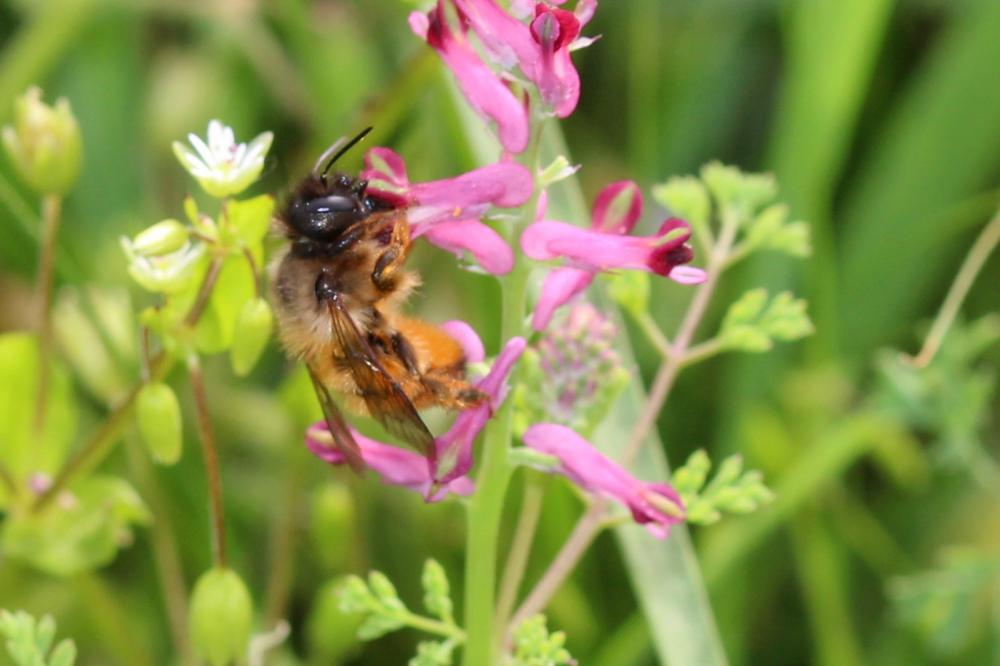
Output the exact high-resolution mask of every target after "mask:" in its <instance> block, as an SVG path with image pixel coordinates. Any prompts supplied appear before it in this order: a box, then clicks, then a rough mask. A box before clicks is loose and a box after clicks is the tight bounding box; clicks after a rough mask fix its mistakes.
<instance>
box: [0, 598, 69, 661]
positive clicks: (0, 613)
mask: <svg viewBox="0 0 1000 666" xmlns="http://www.w3.org/2000/svg"><path fill="white" fill-rule="evenodd" d="M0 634H2V635H3V636H4V638H6V639H7V642H6V646H7V654H9V655H10V658H11V659H13V660H14V663H15V664H16V665H17V666H73V664H74V662H76V644H75V643H73V641H72V640H70V639H68V638H64V639H63V640H61V641H59V643H58V644H56V646H55V647H52V642H53V641H54V640H55V636H56V623H55V621H54V620H53V619H52V616H50V615H44V616H42V619H41V620H36V619H35V618H34V617H33V616H31V615H28V614H27V613H25V612H24V611H16V612H14V613H11V612H10V611H7V610H2V609H0ZM50 648H51V651H50Z"/></svg>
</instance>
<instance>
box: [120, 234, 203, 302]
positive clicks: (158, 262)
mask: <svg viewBox="0 0 1000 666" xmlns="http://www.w3.org/2000/svg"><path fill="white" fill-rule="evenodd" d="M120 240H121V245H122V250H124V251H125V256H126V257H127V258H128V273H129V275H131V276H132V279H133V280H135V281H136V282H138V283H139V285H140V286H142V287H143V288H144V289H146V290H148V291H152V292H155V293H161V294H174V293H177V292H179V291H180V290H182V289H184V287H186V286H187V285H188V283H189V282H190V281H191V279H192V278H193V277H194V272H195V268H197V266H198V263H199V262H200V260H201V258H202V256H204V254H205V246H204V244H202V243H196V244H194V243H186V244H185V245H184V246H182V247H181V248H180V249H178V250H175V251H174V252H170V253H169V254H163V255H158V256H146V255H143V254H141V253H140V252H138V251H137V250H136V247H135V243H133V242H132V240H131V239H129V238H128V237H127V236H122V237H121V239H120Z"/></svg>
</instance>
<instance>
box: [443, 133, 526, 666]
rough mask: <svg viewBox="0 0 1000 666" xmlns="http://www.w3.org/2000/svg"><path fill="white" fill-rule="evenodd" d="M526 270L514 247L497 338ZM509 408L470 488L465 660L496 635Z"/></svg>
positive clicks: (493, 427) (474, 658) (519, 311)
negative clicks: (474, 485)
mask: <svg viewBox="0 0 1000 666" xmlns="http://www.w3.org/2000/svg"><path fill="white" fill-rule="evenodd" d="M541 129H542V128H541V127H540V126H539V125H537V124H536V125H535V126H534V127H533V130H534V131H533V132H532V141H531V145H529V147H528V149H527V151H525V153H524V159H523V164H525V165H526V166H527V167H528V168H529V169H530V170H531V173H532V174H534V173H536V171H537V164H538V153H539V146H540V141H539V138H540V135H541ZM539 194H540V193H539V192H538V191H537V190H536V191H535V192H534V193H533V194H532V196H531V198H530V199H529V200H528V202H527V203H526V204H525V205H524V206H523V207H522V208H521V218H520V223H519V224H516V225H514V227H513V228H512V229H511V230H510V233H509V234H508V238H507V240H508V242H509V243H510V244H511V246H512V247H515V248H516V247H517V239H518V238H520V235H521V232H522V231H523V230H524V228H525V227H526V226H527V225H528V224H530V223H531V222H532V221H534V218H535V208H536V206H537V203H538V197H539ZM515 251H516V250H515ZM530 275H531V268H530V266H529V265H528V263H527V261H526V260H525V258H524V257H523V256H522V255H521V254H520V253H519V252H518V253H517V255H516V259H515V262H514V270H513V271H511V273H510V274H509V275H508V276H507V278H506V279H504V280H503V288H502V290H501V293H502V294H503V308H502V312H501V323H500V338H501V340H510V339H511V338H513V337H515V336H519V335H522V334H524V332H525V312H526V310H527V302H528V294H527V291H528V278H529V277H530ZM512 411H513V405H512V402H511V401H510V400H506V401H504V404H503V406H501V408H500V411H499V412H497V414H496V415H495V416H494V417H493V420H492V422H491V424H490V426H489V427H488V429H487V431H486V435H485V437H484V441H483V462H482V467H481V468H480V472H479V476H478V477H477V479H476V485H477V488H476V493H475V495H473V497H472V500H471V501H470V502H469V512H468V530H467V535H466V555H465V556H466V560H465V629H466V631H467V632H468V641H467V643H466V648H465V653H464V657H463V661H462V663H463V664H464V665H465V666H485V665H488V664H494V663H496V662H497V659H496V657H497V654H498V651H499V650H498V649H499V640H498V639H499V635H500V634H499V632H497V631H496V630H495V629H496V621H495V618H496V615H495V613H496V603H495V597H496V589H495V585H496V572H497V541H498V538H499V533H500V519H501V517H502V516H503V500H504V496H505V495H506V492H507V484H508V483H509V482H510V474H511V465H510V462H509V461H508V459H507V456H508V453H509V450H510V443H511V437H512V434H513V429H512V427H511V422H512Z"/></svg>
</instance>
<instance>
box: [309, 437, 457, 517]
mask: <svg viewBox="0 0 1000 666" xmlns="http://www.w3.org/2000/svg"><path fill="white" fill-rule="evenodd" d="M351 432H352V434H353V435H354V441H356V442H357V443H358V446H359V447H360V448H361V457H362V458H363V459H364V461H365V465H367V466H368V467H369V468H370V469H372V470H373V471H375V472H376V473H377V474H378V475H379V476H380V477H381V478H382V481H383V482H385V483H388V484H389V485H393V486H402V487H404V488H409V489H410V490H415V491H417V492H418V493H420V494H421V495H423V496H424V498H425V499H426V500H427V501H428V502H437V501H439V500H442V499H444V498H445V497H446V496H447V495H448V493H453V494H455V495H463V496H465V495H471V494H472V492H473V490H475V484H474V483H473V482H472V481H471V480H470V479H469V478H468V477H465V476H456V477H455V478H454V479H452V480H451V481H450V482H448V483H444V484H436V485H435V484H434V482H433V481H432V480H431V475H430V472H429V470H428V469H427V459H426V458H424V457H423V456H422V455H420V454H419V453H416V452H415V451H411V450H409V449H401V448H399V447H398V446H389V445H388V444H383V443H381V442H377V441H375V440H374V439H370V438H368V437H365V436H364V435H362V434H361V433H359V432H357V431H356V430H354V429H352V430H351ZM306 446H307V447H309V450H310V451H312V452H313V454H314V455H315V456H316V457H317V458H319V459H320V460H323V461H325V462H328V463H330V464H331V465H343V464H344V463H345V462H347V459H346V458H345V457H344V455H343V454H342V453H341V452H340V450H339V449H337V447H336V446H334V445H333V439H332V438H331V436H330V431H329V429H328V428H327V426H326V421H320V422H319V423H315V424H313V425H312V426H310V428H309V430H307V431H306ZM432 488H433V491H432Z"/></svg>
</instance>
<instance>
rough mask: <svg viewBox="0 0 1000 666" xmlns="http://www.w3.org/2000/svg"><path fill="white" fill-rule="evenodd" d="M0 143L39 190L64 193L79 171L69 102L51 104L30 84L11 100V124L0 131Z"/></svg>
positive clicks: (77, 130) (77, 129) (75, 130)
mask: <svg viewBox="0 0 1000 666" xmlns="http://www.w3.org/2000/svg"><path fill="white" fill-rule="evenodd" d="M0 138H2V142H3V146H4V148H6V150H7V154H8V155H9V156H10V159H11V162H13V163H14V167H15V168H16V169H17V171H18V173H19V174H20V175H21V177H22V178H23V179H24V181H25V182H26V183H27V184H28V185H30V186H31V188H32V189H34V190H35V191H36V192H38V193H40V194H65V193H66V192H67V191H69V189H70V188H71V187H72V186H73V183H75V182H76V179H77V176H78V175H79V174H80V163H81V161H82V155H83V148H82V141H81V139H80V127H79V125H77V122H76V117H75V116H74V115H73V111H72V109H70V106H69V102H68V101H66V99H65V98H63V97H60V98H59V99H58V100H56V103H55V105H54V106H49V105H48V104H46V103H45V102H43V101H42V91H41V89H39V88H37V87H31V88H29V89H28V90H27V92H25V93H24V94H23V95H21V96H20V97H18V98H17V99H16V100H14V124H13V125H12V126H10V125H8V126H6V127H4V128H3V130H2V132H0Z"/></svg>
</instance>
